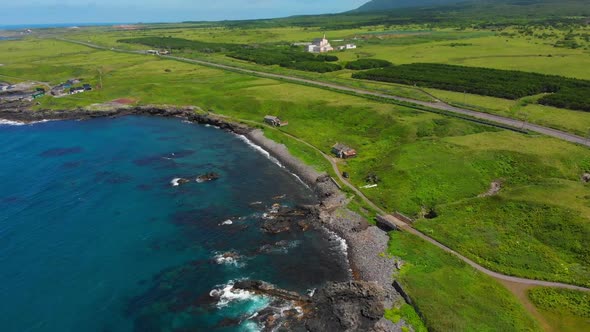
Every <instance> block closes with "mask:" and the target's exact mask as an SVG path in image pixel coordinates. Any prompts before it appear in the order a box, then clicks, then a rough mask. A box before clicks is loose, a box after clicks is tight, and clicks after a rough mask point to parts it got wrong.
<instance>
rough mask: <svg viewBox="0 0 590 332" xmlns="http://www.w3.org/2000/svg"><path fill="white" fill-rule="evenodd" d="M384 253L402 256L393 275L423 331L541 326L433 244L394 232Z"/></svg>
mask: <svg viewBox="0 0 590 332" xmlns="http://www.w3.org/2000/svg"><path fill="white" fill-rule="evenodd" d="M389 253H390V254H391V255H394V256H396V257H401V258H402V259H403V260H404V261H405V265H404V266H403V267H402V269H401V271H400V272H399V273H398V275H396V277H397V279H398V281H400V282H401V283H402V285H403V286H404V287H406V290H407V291H409V293H410V294H411V296H412V301H414V302H415V304H416V306H417V307H418V309H419V311H420V312H421V313H422V316H423V319H424V323H425V325H426V327H427V328H428V331H445V332H446V331H541V329H540V327H539V325H538V324H537V323H536V322H535V320H534V319H533V318H532V317H531V316H530V315H529V314H528V313H527V312H526V311H525V309H524V308H523V306H522V305H521V304H519V303H518V301H516V300H515V299H514V298H513V297H512V295H511V294H510V292H509V291H508V290H507V289H505V288H504V287H503V286H502V285H500V284H499V283H498V282H497V281H495V280H493V279H491V278H490V277H487V276H485V275H483V274H482V273H480V272H478V271H476V270H475V269H473V268H472V267H471V266H469V265H467V264H466V263H464V262H462V261H460V260H459V259H458V258H456V257H455V256H453V255H451V254H448V253H445V252H442V251H440V250H438V249H437V248H436V247H435V246H434V245H431V244H429V243H427V242H424V241H423V240H421V239H419V238H417V237H414V236H412V235H410V234H408V233H400V232H395V233H392V234H391V241H390V244H389Z"/></svg>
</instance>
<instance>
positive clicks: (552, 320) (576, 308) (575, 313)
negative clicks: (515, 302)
mask: <svg viewBox="0 0 590 332" xmlns="http://www.w3.org/2000/svg"><path fill="white" fill-rule="evenodd" d="M528 296H529V298H530V299H531V302H533V304H534V305H535V306H536V307H537V308H538V310H539V312H540V313H541V314H542V315H543V316H544V318H545V320H546V321H548V323H549V324H550V325H551V327H552V328H553V329H554V330H555V331H561V332H578V331H588V330H590V294H589V293H587V292H578V291H572V290H565V289H553V288H543V287H539V288H533V289H531V290H530V291H529V293H528Z"/></svg>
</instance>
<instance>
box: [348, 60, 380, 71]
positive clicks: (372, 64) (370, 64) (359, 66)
mask: <svg viewBox="0 0 590 332" xmlns="http://www.w3.org/2000/svg"><path fill="white" fill-rule="evenodd" d="M389 66H391V62H389V61H387V60H379V59H359V60H356V61H351V62H349V63H347V64H346V69H351V70H363V69H374V68H385V67H389Z"/></svg>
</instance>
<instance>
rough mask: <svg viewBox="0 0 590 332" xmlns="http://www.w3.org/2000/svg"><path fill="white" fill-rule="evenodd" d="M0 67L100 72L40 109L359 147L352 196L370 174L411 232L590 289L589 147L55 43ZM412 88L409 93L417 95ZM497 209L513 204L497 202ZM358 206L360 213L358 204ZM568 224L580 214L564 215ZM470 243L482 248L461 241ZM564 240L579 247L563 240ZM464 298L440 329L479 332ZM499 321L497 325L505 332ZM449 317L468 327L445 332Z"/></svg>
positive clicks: (57, 77) (24, 48)
mask: <svg viewBox="0 0 590 332" xmlns="http://www.w3.org/2000/svg"><path fill="white" fill-rule="evenodd" d="M15 55H17V56H15ZM0 63H2V64H5V66H2V67H0V75H4V76H0V77H2V79H3V80H7V81H9V82H16V81H22V80H38V81H46V82H51V83H58V82H63V81H65V80H67V79H70V78H73V77H79V78H84V79H85V80H86V81H87V82H90V83H91V84H93V85H95V86H96V84H97V83H98V79H99V71H100V72H102V81H103V88H102V89H97V90H95V91H92V92H88V93H83V94H79V95H75V96H66V97H63V98H51V97H49V96H48V97H44V98H42V99H39V101H40V102H41V106H39V107H41V108H52V109H67V108H76V107H87V106H90V105H93V104H100V103H104V102H109V101H112V100H114V99H117V98H133V99H135V100H137V102H138V103H139V104H174V105H197V106H200V107H202V108H203V109H205V110H210V111H213V112H216V113H220V114H224V115H227V116H230V117H232V118H236V119H243V120H248V121H255V122H257V123H261V120H262V117H263V116H264V115H267V114H274V115H278V116H280V117H281V118H284V119H286V120H288V121H289V122H290V125H289V126H288V127H285V128H284V130H285V131H286V132H288V133H291V134H293V135H295V136H297V137H300V138H302V139H304V140H306V141H307V142H309V143H311V144H313V145H314V146H316V147H318V148H320V149H321V150H322V151H324V152H326V153H329V152H330V148H331V146H332V145H333V144H335V143H336V142H342V143H346V144H349V145H351V146H352V147H354V148H356V149H357V150H358V151H359V157H358V158H356V159H353V160H349V161H347V162H345V163H343V164H342V167H341V168H342V170H343V171H347V172H349V173H350V175H351V181H352V182H353V183H354V184H355V185H356V186H357V187H361V186H363V185H365V184H366V182H365V177H366V176H367V175H370V174H376V175H378V177H379V178H380V179H381V182H379V186H378V187H377V188H372V189H362V190H363V192H364V193H365V194H366V195H367V196H368V197H369V198H370V199H371V200H373V201H374V202H375V203H377V204H378V205H380V206H381V207H383V208H385V209H386V210H388V211H396V210H398V211H402V212H404V213H406V214H410V215H417V214H419V213H420V211H421V210H422V209H423V208H426V209H434V210H435V211H437V213H439V215H440V217H439V218H437V219H433V220H428V221H426V220H423V221H419V222H418V224H417V225H418V227H419V228H420V229H423V230H426V231H428V232H429V233H430V234H431V235H432V236H433V237H435V238H437V239H439V240H440V241H441V242H443V243H446V244H449V245H451V246H453V247H455V249H458V250H459V251H461V252H463V253H464V254H466V255H468V256H470V257H473V258H474V259H476V260H478V261H481V262H482V264H487V265H488V266H490V267H493V268H494V269H496V270H499V271H508V272H510V273H514V274H519V275H525V276H529V277H539V278H544V279H551V280H563V281H571V282H576V283H580V284H587V283H588V279H587V278H585V277H584V273H586V277H587V273H588V260H587V259H586V260H584V259H583V258H581V256H577V255H578V251H579V248H578V247H576V245H579V246H580V247H581V248H588V247H589V244H588V241H589V237H585V238H584V237H582V238H580V235H583V234H587V233H583V232H587V230H588V224H589V220H590V219H589V218H590V209H589V208H588V206H590V205H589V203H588V197H590V189H589V188H588V187H587V186H586V185H583V184H581V183H580V182H579V177H580V175H581V174H582V173H583V172H584V171H590V151H588V150H587V149H584V148H581V147H578V146H575V145H572V144H569V143H565V142H561V141H558V140H556V139H549V138H545V137H536V136H525V135H521V134H516V133H512V132H507V131H501V130H498V129H495V128H491V127H487V126H483V125H476V124H473V123H469V122H466V121H463V120H458V119H454V118H447V117H444V116H440V115H436V114H431V113H424V112H419V111H416V110H413V109H408V108H405V107H401V106H395V105H391V104H383V103H379V102H375V101H370V100H367V99H363V98H359V97H354V96H350V95H343V94H339V93H335V92H332V91H327V90H322V89H318V88H311V87H306V86H301V85H295V84H290V83H285V82H280V81H275V80H270V79H263V78H258V77H252V76H245V75H241V74H236V73H231V72H224V71H221V70H217V69H211V68H207V67H202V66H197V65H192V64H187V63H182V62H177V61H171V60H162V59H159V58H157V57H150V56H141V55H131V54H122V53H113V52H109V51H99V50H93V49H89V48H86V47H82V46H78V45H73V44H69V43H65V42H58V41H54V40H37V39H30V40H24V41H6V42H1V43H0ZM340 79H343V78H340ZM407 89H411V88H407ZM413 91H414V92H410V91H409V92H408V93H415V91H416V90H413ZM266 134H267V135H268V136H269V137H271V138H273V139H275V140H277V141H279V142H282V143H285V144H286V145H287V146H288V147H289V149H290V150H291V151H292V152H293V153H294V154H295V155H296V156H298V157H300V158H301V159H303V160H304V161H306V162H307V163H308V164H310V165H312V166H314V167H316V168H317V169H319V170H324V171H329V168H330V167H329V165H328V164H327V163H326V161H325V160H324V159H323V158H322V157H321V156H320V155H319V154H318V153H317V152H314V151H313V150H310V149H309V148H308V147H305V146H303V145H301V144H298V143H295V142H294V141H293V140H289V139H286V138H285V136H281V134H280V133H279V132H276V131H266ZM496 179H502V180H503V182H504V188H503V190H502V192H501V193H500V196H498V197H496V198H493V199H478V198H477V196H478V195H479V194H481V193H483V192H485V191H486V190H488V188H489V185H490V183H491V182H492V181H494V180H496ZM556 197H559V198H560V199H555V198H556ZM498 200H499V201H500V202H506V203H510V204H505V205H504V204H498V203H497V201H498ZM517 203H518V204H517ZM355 204H357V205H358V203H355ZM469 205H473V206H476V207H477V208H478V212H479V214H478V215H476V217H477V218H475V219H476V222H478V223H481V224H482V225H483V226H485V227H486V232H485V234H484V235H485V236H482V235H481V234H479V233H481V232H479V231H480V230H481V227H483V226H482V225H478V226H477V227H470V226H471V224H470V223H472V222H473V221H472V220H473V218H474V214H473V213H469V211H468V210H467V207H468V206H469ZM498 206H500V207H498ZM357 208H358V210H361V209H362V206H357ZM535 209H539V211H541V212H543V211H551V212H552V213H554V215H552V216H553V219H550V220H549V221H546V220H543V218H540V217H539V218H536V219H535V218H529V216H528V214H527V213H525V212H526V211H532V210H535ZM523 211H525V212H523ZM577 214H579V215H577ZM573 215H577V217H576V218H569V217H570V216H573ZM453 216H456V217H457V218H454V217H453ZM498 216H501V217H502V218H506V219H507V220H509V221H510V222H509V223H507V224H506V225H505V226H506V227H503V228H502V229H498V227H497V226H498V225H494V224H493V221H494V220H496V218H497V217H498ZM564 216H565V217H567V218H563V217H564ZM560 218H561V219H560ZM557 220H559V221H561V222H562V223H563V227H562V232H563V234H564V237H556V238H551V239H548V238H546V237H543V236H537V234H533V233H530V232H529V233H527V230H526V229H521V228H519V227H518V226H519V225H520V224H522V223H525V222H526V223H527V225H529V227H532V228H539V227H551V226H552V225H554V223H552V222H554V221H557ZM488 224H489V225H488ZM459 229H461V230H464V233H461V234H459V232H458V231H456V230H459ZM468 235H473V236H474V238H478V239H482V241H481V242H477V243H476V241H471V240H470V238H467V239H466V237H467V236H468ZM522 236H527V237H525V238H527V239H531V245H530V246H528V247H527V248H526V249H527V250H526V251H525V252H523V253H520V252H518V250H517V251H514V252H513V250H511V249H519V250H520V248H521V246H519V244H518V243H515V242H514V239H516V238H519V237H522ZM394 237H395V236H394ZM572 239H574V240H576V241H578V242H576V243H572V242H571V240H572ZM411 241H412V240H408V241H407V242H404V243H405V244H404V245H403V247H401V248H400V250H401V249H404V250H406V249H408V248H406V246H408V245H412V242H411ZM497 247H501V248H502V249H503V251H502V253H504V254H505V255H502V256H501V257H500V258H501V260H500V259H498V254H497V252H496V251H495V250H494V249H495V248H497ZM440 254H441V253H438V254H436V255H440ZM433 255H435V253H433ZM429 257H430V256H429ZM429 259H432V260H434V261H436V260H438V259H439V258H437V257H436V256H432V257H431V258H429ZM453 264H456V263H453ZM449 269H451V268H449ZM451 270H454V268H453V269H451ZM414 271H415V272H408V273H407V274H406V275H407V284H408V286H409V287H412V289H414V291H415V292H416V296H419V297H422V298H425V299H427V298H429V297H436V296H438V295H437V294H436V293H438V290H437V289H430V293H432V294H428V291H427V290H426V289H423V288H422V287H425V284H421V281H420V279H421V278H422V275H423V274H422V273H421V272H419V271H416V270H414ZM451 272H452V271H450V272H449V273H451ZM457 273H464V272H457ZM413 274H415V275H416V277H412V275H413ZM418 276H420V277H418ZM470 276H471V277H470V278H472V281H473V282H474V283H476V284H479V285H480V286H478V287H483V288H481V289H479V290H478V292H480V293H481V294H483V293H482V292H483V290H489V289H488V288H489V287H491V288H492V289H493V290H494V292H495V291H497V290H496V286H493V285H495V284H493V283H491V282H492V281H490V280H489V279H487V278H484V277H483V276H480V275H479V274H477V275H470ZM437 282H439V283H440V284H441V286H440V287H449V288H447V289H448V290H449V291H448V292H447V293H446V295H445V296H446V297H445V299H444V301H443V300H442V299H438V300H436V301H434V300H433V302H432V303H431V304H430V305H426V304H424V306H423V308H424V309H423V310H422V312H423V314H424V315H437V313H438V312H444V310H446V309H445V306H447V305H448V304H449V303H460V302H461V301H462V296H464V295H461V294H464V293H461V292H455V290H454V288H453V287H456V286H454V283H455V281H454V280H450V279H444V278H442V277H439V280H438V281H437ZM445 283H447V284H445ZM490 285H492V286H490ZM414 287H415V288H414ZM414 291H412V292H414ZM474 294H478V293H474ZM501 299H502V301H508V302H507V303H512V302H511V301H515V300H514V299H512V298H508V295H506V296H504V295H502V296H501ZM469 301H470V302H469V303H470V307H474V308H475V309H473V310H476V311H477V312H475V313H473V316H471V313H470V312H469V310H470V309H469V310H468V308H463V309H461V310H467V311H466V312H465V315H467V316H466V318H463V319H461V318H460V317H456V316H457V315H456V314H454V315H453V316H452V318H451V316H450V317H449V319H448V321H444V324H451V325H448V326H456V327H457V328H459V329H465V330H469V327H471V326H476V325H472V324H475V323H474V322H475V321H477V320H480V319H485V317H481V315H482V314H481V312H483V309H482V308H486V307H487V306H489V305H490V303H487V302H486V301H487V298H486V297H485V296H483V295H482V298H481V299H480V301H481V303H478V302H477V299H476V298H470V300H469ZM496 309H497V310H498V311H497V312H498V313H499V315H505V316H506V317H510V319H512V320H518V319H525V320H526V319H528V318H526V317H528V316H526V314H524V316H522V317H521V316H520V313H519V314H516V312H517V309H515V308H514V307H512V304H510V305H509V306H508V307H506V308H504V309H502V308H496ZM496 309H495V310H496ZM518 310H520V309H518ZM458 312H459V311H458ZM459 316H460V315H459ZM431 317H432V316H431ZM434 317H436V316H434ZM518 317H520V318H518ZM523 317H525V318H523ZM506 319H507V320H502V321H500V322H499V323H498V324H499V325H497V327H502V326H504V325H502V324H505V322H507V321H508V318H506ZM455 320H457V321H465V320H467V321H468V322H465V323H461V324H465V325H452V324H454V323H453V321H455ZM521 323H522V322H521ZM521 323H519V324H521ZM457 324H459V323H457ZM482 324H483V323H482ZM485 324H491V322H486V323H485ZM482 326H483V325H482ZM485 326H493V325H485ZM518 326H524V325H518ZM529 326H534V325H529ZM496 330H497V329H496Z"/></svg>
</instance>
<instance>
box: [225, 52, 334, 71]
mask: <svg viewBox="0 0 590 332" xmlns="http://www.w3.org/2000/svg"><path fill="white" fill-rule="evenodd" d="M228 56H229V57H232V58H234V59H239V60H245V61H249V62H254V63H257V64H261V65H279V66H281V67H285V68H291V69H296V70H304V71H312V72H317V73H327V72H332V71H338V70H341V69H342V66H340V65H339V64H335V63H330V62H335V61H338V57H336V56H333V55H323V54H322V55H318V56H316V55H314V54H312V53H306V52H301V51H300V50H291V49H283V50H277V49H268V48H266V49H265V48H251V49H246V48H244V49H241V50H239V51H236V52H232V53H230V54H228Z"/></svg>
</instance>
